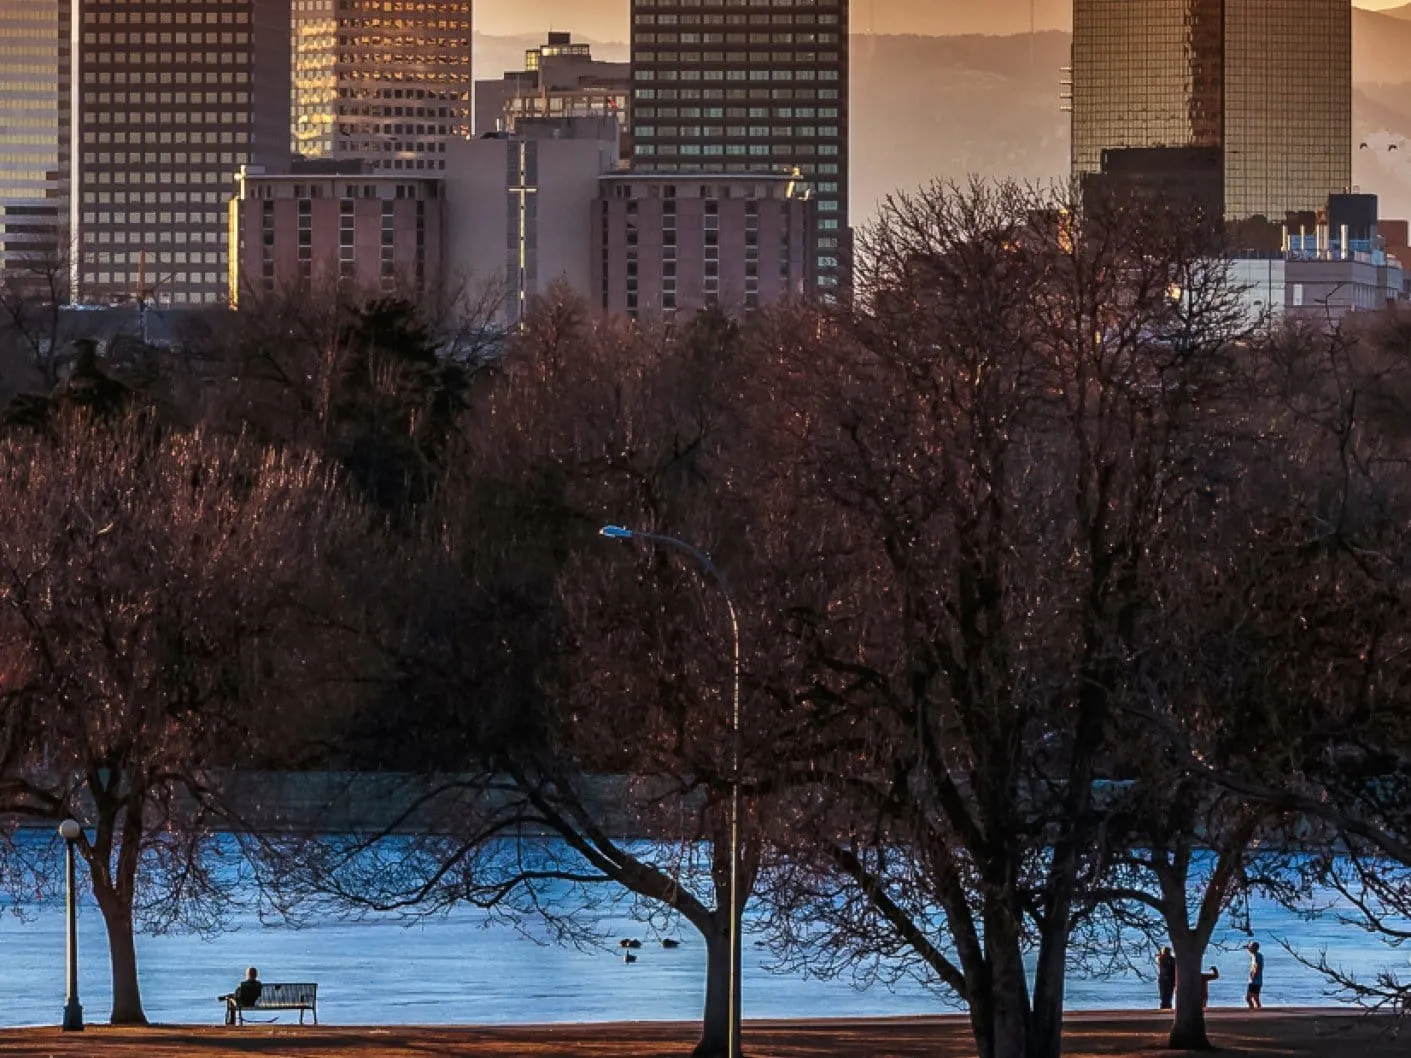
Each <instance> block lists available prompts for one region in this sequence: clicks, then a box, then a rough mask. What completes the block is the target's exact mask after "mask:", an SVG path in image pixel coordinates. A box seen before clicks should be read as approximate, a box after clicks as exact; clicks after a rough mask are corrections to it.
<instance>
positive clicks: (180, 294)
mask: <svg viewBox="0 0 1411 1058" xmlns="http://www.w3.org/2000/svg"><path fill="white" fill-rule="evenodd" d="M72 2H73V4H74V7H73V8H72V12H73V17H74V19H75V21H76V23H77V24H76V26H75V33H74V37H73V41H74V51H73V55H72V60H73V63H72V82H73V84H74V89H73V108H72V116H71V136H72V141H71V142H72V164H71V166H70V185H71V189H72V194H71V206H70V217H71V222H72V227H73V231H74V233H75V242H74V247H75V254H76V260H75V264H74V272H75V275H76V278H77V280H78V289H77V291H76V295H75V296H76V297H77V298H78V299H80V300H83V301H90V302H112V301H119V300H127V299H140V300H144V301H145V300H155V301H157V302H161V303H168V304H178V305H182V304H215V303H220V302H224V301H225V300H226V295H227V283H228V280H227V274H228V270H229V251H230V248H229V244H228V239H229V230H228V224H229V220H228V216H229V214H228V203H229V201H230V197H231V193H232V191H233V190H234V186H235V176H236V173H237V172H238V171H239V169H240V167H241V166H242V165H246V164H248V163H252V162H255V163H262V164H273V165H282V164H283V163H284V162H285V161H286V160H287V158H288V154H289V124H288V113H289V3H290V0H72Z"/></svg>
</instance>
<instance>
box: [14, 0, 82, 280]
mask: <svg viewBox="0 0 1411 1058" xmlns="http://www.w3.org/2000/svg"><path fill="white" fill-rule="evenodd" d="M69 57H70V21H69V2H68V0H23V3H12V4H8V5H4V6H0V114H2V115H3V128H2V129H0V270H3V271H5V272H7V273H9V274H10V275H12V276H15V277H22V276H25V275H27V274H28V275H31V277H32V278H34V279H36V280H38V279H40V278H41V273H45V272H47V271H48V270H50V269H52V268H55V267H58V266H60V264H61V263H62V262H63V261H65V260H66V259H67V256H68V247H67V230H68V224H69V217H68V210H69V206H68V168H69V149H68V145H69V136H68V128H69V120H70V105H71V102H72V99H71V96H70V93H69Z"/></svg>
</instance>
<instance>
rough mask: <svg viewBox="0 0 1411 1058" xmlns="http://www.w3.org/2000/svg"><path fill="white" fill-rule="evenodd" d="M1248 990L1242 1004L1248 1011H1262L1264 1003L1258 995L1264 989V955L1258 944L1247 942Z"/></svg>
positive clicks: (1255, 941) (1256, 942) (1253, 941)
mask: <svg viewBox="0 0 1411 1058" xmlns="http://www.w3.org/2000/svg"><path fill="white" fill-rule="evenodd" d="M1247 950H1248V951H1249V988H1247V989H1246V990H1245V993H1244V1002H1245V1005H1246V1006H1248V1007H1249V1009H1250V1010H1263V1009H1264V1001H1263V1000H1262V999H1260V997H1259V993H1260V992H1262V991H1263V989H1264V954H1263V953H1262V952H1261V951H1260V950H1259V942H1258V941H1257V940H1252V941H1250V942H1249V947H1248V949H1247Z"/></svg>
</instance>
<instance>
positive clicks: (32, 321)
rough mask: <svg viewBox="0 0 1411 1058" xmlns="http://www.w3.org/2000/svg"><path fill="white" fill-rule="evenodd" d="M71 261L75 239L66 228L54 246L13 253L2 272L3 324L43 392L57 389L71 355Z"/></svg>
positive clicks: (0, 311)
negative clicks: (68, 309) (67, 314)
mask: <svg viewBox="0 0 1411 1058" xmlns="http://www.w3.org/2000/svg"><path fill="white" fill-rule="evenodd" d="M72 260H73V247H72V245H71V236H70V234H69V231H68V228H67V227H60V228H58V229H57V230H56V231H55V233H54V240H53V242H52V243H50V244H41V245H40V246H39V247H38V248H36V249H35V250H32V251H28V252H20V253H15V254H11V255H10V256H9V257H8V258H7V259H6V266H5V269H4V271H3V273H0V324H3V326H4V328H5V330H6V331H7V332H8V333H9V336H10V338H11V340H12V341H14V342H15V343H16V344H17V345H18V346H19V347H20V348H22V349H23V350H24V351H25V353H26V354H27V359H28V360H29V363H30V366H31V368H32V369H33V371H34V373H35V376H36V379H37V381H38V384H39V386H40V387H41V388H42V389H43V390H44V391H45V392H48V391H50V390H52V389H53V388H54V387H55V386H57V385H58V383H59V377H60V369H61V366H62V363H63V357H64V356H65V355H66V354H67V353H68V351H69V350H68V345H69V337H70V336H69V334H68V333H67V328H66V327H65V325H64V308H65V306H67V305H68V303H69V279H70V268H71V264H72Z"/></svg>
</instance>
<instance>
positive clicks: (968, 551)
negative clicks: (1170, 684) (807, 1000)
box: [758, 184, 1242, 1058]
mask: <svg viewBox="0 0 1411 1058" xmlns="http://www.w3.org/2000/svg"><path fill="white" fill-rule="evenodd" d="M1210 250H1211V245H1210V244H1209V242H1208V240H1207V237H1206V235H1205V234H1204V233H1202V232H1200V231H1199V230H1198V229H1197V230H1194V231H1192V230H1187V229H1186V228H1184V227H1183V226H1182V225H1180V224H1178V223H1176V222H1174V221H1173V220H1172V217H1171V215H1170V214H1168V213H1166V212H1164V211H1161V210H1159V209H1145V210H1144V209H1140V208H1138V207H1137V206H1128V207H1126V208H1123V209H1119V210H1108V211H1103V212H1102V213H1101V214H1097V215H1095V214H1090V213H1085V212H1084V210H1083V209H1082V208H1081V207H1078V206H1075V205H1073V204H1072V203H1070V202H1068V201H1067V200H1066V199H1065V198H1063V197H1059V196H1049V195H1043V194H1036V193H1033V192H1026V191H1024V190H1022V189H1019V188H1016V187H1013V186H1000V187H995V186H989V185H983V184H976V185H973V186H971V187H969V188H965V189H957V188H954V187H949V186H936V187H933V188H929V189H927V190H925V191H923V192H921V193H919V194H917V195H915V196H899V197H896V198H894V199H892V200H890V201H889V202H888V203H887V204H886V205H885V206H884V208H883V211H882V216H881V219H880V221H879V222H878V224H877V225H876V226H875V227H874V228H873V229H872V230H870V231H869V232H867V233H865V234H864V236H863V237H862V239H861V253H860V255H859V257H860V282H859V289H858V298H857V302H856V305H855V307H854V309H853V311H852V312H851V313H849V314H847V315H842V316H836V317H831V318H822V319H819V320H817V321H816V322H815V323H813V324H812V325H811V326H805V327H800V326H798V325H797V323H795V322H790V323H789V324H788V325H787V326H786V327H785V328H784V329H783V330H782V331H781V333H780V334H778V335H777V336H776V339H775V341H774V342H772V343H771V344H770V345H769V346H766V347H763V348H761V349H760V350H759V353H758V359H759V362H760V363H761V375H762V377H763V379H764V381H765V384H766V385H767V387H768V392H769V393H770V394H772V395H773V396H772V400H773V403H774V405H775V406H776V407H777V409H778V413H777V416H776V426H775V430H774V433H773V434H772V435H771V438H770V443H768V444H767V445H766V446H765V447H766V448H767V449H768V450H769V451H770V452H771V454H772V456H773V465H774V466H776V467H779V468H781V476H780V478H779V479H778V480H777V482H776V483H775V485H774V487H773V489H772V490H768V491H770V493H771V494H772V495H774V496H777V497H780V502H779V504H778V507H777V509H776V511H775V513H774V516H773V519H772V521H771V524H770V531H771V532H772V533H775V534H777V535H778V536H779V537H781V538H791V539H792V541H793V542H792V543H790V544H787V545H781V556H782V553H783V552H791V553H792V556H793V558H792V561H793V562H794V564H793V565H792V566H791V567H790V574H791V576H790V578H789V587H790V589H791V590H789V591H788V593H787V594H786V595H785V597H784V602H783V604H782V609H783V612H786V613H788V614H790V615H791V623H792V630H791V631H792V639H793V642H794V644H795V658H794V663H795V665H796V666H797V669H796V671H797V673H798V678H797V686H798V687H799V688H800V690H799V691H798V696H799V698H800V700H801V701H804V702H807V703H810V704H811V706H812V707H813V708H814V709H815V710H816V711H817V717H818V722H819V724H826V725H830V726H831V727H832V728H833V729H834V730H835V731H837V732H838V733H839V737H838V742H839V745H840V746H841V747H843V751H842V752H837V753H835V754H834V755H833V757H832V758H831V760H829V763H828V770H829V771H830V772H831V773H832V774H833V775H834V776H835V777H834V778H833V779H832V780H830V782H829V785H828V787H827V790H826V795H820V797H819V799H818V801H817V805H816V809H815V812H814V818H815V825H814V827H812V828H811V829H809V830H807V831H802V832H800V836H801V837H802V834H806V835H807V836H806V838H802V840H801V841H799V842H797V843H796V845H795V847H794V856H793V860H792V862H791V863H789V864H788V865H787V866H786V867H785V868H784V869H782V870H781V871H780V872H779V873H778V875H777V879H776V881H775V882H774V890H775V892H776V893H777V894H778V898H779V900H780V902H781V906H782V908H783V913H781V916H780V927H781V930H782V936H781V941H780V946H781V949H782V950H783V951H784V952H785V953H786V954H787V953H794V954H795V955H798V956H801V957H803V958H805V959H809V958H812V959H813V960H814V961H815V963H819V964H820V965H822V966H823V967H824V968H826V969H831V970H835V971H836V970H841V969H843V968H845V967H846V966H852V967H857V966H859V965H864V964H866V963H867V962H868V961H869V960H871V959H872V958H873V957H874V953H875V952H876V951H877V950H878V945H879V944H880V945H881V950H883V951H887V952H892V951H906V952H909V953H910V954H911V956H912V957H913V959H914V961H913V962H912V966H913V967H914V968H915V970H916V971H917V973H918V975H919V976H921V977H922V978H923V980H926V981H927V982H928V983H933V984H936V985H938V986H941V987H943V988H945V989H947V990H949V991H950V992H952V993H954V994H956V995H958V996H959V997H960V998H961V999H962V1000H964V1002H965V1003H966V1004H967V1006H968V1008H969V1011H970V1019H971V1025H972V1029H973V1031H974V1035H975V1039H976V1043H977V1045H978V1048H979V1052H980V1054H981V1055H982V1056H984V1058H991V1056H1003V1058H1020V1056H1023V1058H1054V1056H1056V1055H1057V1054H1058V1051H1059V1047H1060V1039H1061V1022H1062V1004H1063V988H1064V980H1065V974H1066V970H1067V960H1068V958H1069V955H1070V949H1069V942H1070V938H1071V935H1072V932H1073V930H1074V928H1075V914H1076V910H1077V909H1078V907H1079V906H1080V897H1081V894H1082V892H1083V890H1084V887H1085V886H1086V885H1087V884H1089V882H1090V881H1091V880H1092V879H1093V878H1095V877H1097V876H1099V875H1100V872H1101V869H1102V867H1103V864H1102V862H1101V861H1100V859H1098V858H1096V856H1095V850H1096V849H1097V848H1098V845H1097V841H1096V838H1097V833H1098V830H1099V828H1100V824H1101V820H1102V818H1103V816H1104V805H1103V803H1102V801H1101V800H1100V799H1098V798H1097V797H1096V796H1095V790H1096V789H1097V785H1098V783H1099V782H1100V781H1101V780H1102V779H1104V778H1105V777H1106V776H1107V774H1108V772H1107V768H1108V765H1109V757H1108V748H1109V746H1108V743H1109V735H1110V732H1111V729H1112V726H1113V722H1114V716H1115V715H1116V714H1117V713H1118V712H1119V711H1120V710H1121V709H1123V708H1125V706H1126V704H1127V703H1129V702H1130V701H1132V699H1133V694H1134V686H1133V680H1134V672H1133V667H1132V659H1133V658H1134V657H1136V656H1138V655H1139V652H1140V650H1141V643H1142V637H1143V634H1144V631H1145V627H1146V623H1147V621H1148V620H1149V619H1151V617H1152V614H1151V611H1150V606H1151V601H1150V600H1151V595H1152V587H1153V584H1154V583H1155V582H1156V581H1157V580H1159V579H1160V578H1161V577H1162V576H1164V574H1165V569H1166V566H1167V563H1166V561H1165V556H1166V555H1167V553H1168V552H1169V551H1170V550H1171V549H1173V548H1177V547H1179V546H1180V542H1181V535H1182V533H1183V532H1184V530H1185V528H1186V524H1187V521H1186V518H1185V512H1186V509H1187V507H1188V506H1189V505H1190V504H1191V503H1193V502H1195V498H1194V492H1195V491H1196V490H1195V489H1194V488H1193V484H1194V482H1195V481H1196V480H1198V478H1199V473H1198V472H1199V471H1200V469H1201V467H1202V464H1203V463H1205V462H1206V461H1208V460H1209V459H1210V458H1211V455H1212V448H1213V447H1214V446H1213V445H1212V443H1211V438H1210V436H1209V428H1210V421H1209V419H1208V417H1207V414H1206V412H1205V409H1206V408H1207V406H1208V405H1209V403H1210V401H1211V398H1212V397H1213V396H1214V395H1215V394H1216V392H1217V391H1218V388H1219V387H1220V385H1221V383H1222V378H1223V376H1224V374H1225V373H1226V369H1227V367H1228V363H1229V354H1230V352H1231V351H1232V345H1233V342H1234V341H1235V340H1236V339H1237V338H1239V337H1241V336H1242V327H1241V325H1240V322H1239V321H1240V313H1239V307H1238V291H1237V290H1236V289H1235V288H1234V287H1233V286H1232V285H1231V284H1230V283H1229V281H1228V280H1227V278H1226V276H1225V272H1224V269H1223V268H1222V267H1221V266H1220V265H1219V264H1218V262H1213V261H1212V258H1211V256H1210ZM758 403H759V404H760V405H761V406H763V405H764V402H763V401H760V402H758ZM786 483H787V484H786ZM791 494H792V495H791ZM800 537H802V540H800ZM784 560H785V559H784V558H783V557H781V561H784ZM800 922H801V923H803V925H802V926H800V925H799V923H800ZM884 938H886V939H884ZM1030 953H1032V954H1033V956H1034V958H1035V965H1036V969H1035V972H1034V975H1033V977H1032V983H1031V980H1030V977H1029V974H1028V972H1027V971H1026V968H1025V957H1026V955H1028V954H1030ZM820 960H821V962H819V961H820Z"/></svg>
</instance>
